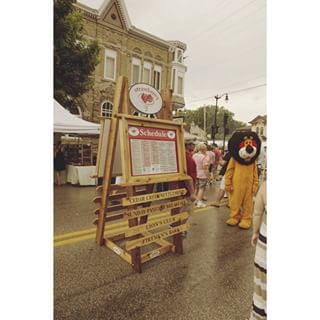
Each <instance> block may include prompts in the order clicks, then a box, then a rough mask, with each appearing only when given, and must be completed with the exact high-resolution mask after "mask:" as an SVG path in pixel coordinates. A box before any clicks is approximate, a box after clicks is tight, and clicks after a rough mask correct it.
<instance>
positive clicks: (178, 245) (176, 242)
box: [169, 182, 183, 254]
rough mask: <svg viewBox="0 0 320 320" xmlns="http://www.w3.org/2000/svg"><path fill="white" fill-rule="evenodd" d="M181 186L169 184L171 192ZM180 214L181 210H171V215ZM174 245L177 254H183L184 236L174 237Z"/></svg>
mask: <svg viewBox="0 0 320 320" xmlns="http://www.w3.org/2000/svg"><path fill="white" fill-rule="evenodd" d="M178 188H179V184H178V182H170V183H169V190H172V189H173V190H174V189H178ZM179 212H180V208H175V209H171V215H175V214H178V213H179ZM180 224H181V223H180V222H176V223H173V224H172V227H175V226H177V225H180ZM173 244H174V246H175V253H178V254H183V246H182V234H181V233H178V234H175V235H173Z"/></svg>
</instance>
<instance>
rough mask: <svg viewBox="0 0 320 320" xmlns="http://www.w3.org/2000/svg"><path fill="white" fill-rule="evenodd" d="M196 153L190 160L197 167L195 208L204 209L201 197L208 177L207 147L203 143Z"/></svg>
mask: <svg viewBox="0 0 320 320" xmlns="http://www.w3.org/2000/svg"><path fill="white" fill-rule="evenodd" d="M197 149H198V152H197V153H195V154H194V155H193V156H192V158H193V160H194V161H195V163H196V166H197V184H196V193H197V195H196V201H195V205H196V207H197V208H204V207H206V205H205V204H204V203H203V201H202V200H203V195H204V191H205V189H206V185H207V181H208V179H209V177H210V173H209V165H210V158H209V156H208V155H207V146H206V145H205V144H204V143H202V142H201V143H199V144H198V145H197Z"/></svg>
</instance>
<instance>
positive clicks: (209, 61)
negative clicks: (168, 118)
mask: <svg viewBox="0 0 320 320" xmlns="http://www.w3.org/2000/svg"><path fill="white" fill-rule="evenodd" d="M78 1H79V2H81V3H84V4H86V5H88V6H90V7H92V8H95V9H98V8H99V7H100V6H101V4H102V3H103V2H104V0H78ZM124 2H125V4H126V6H127V11H128V14H129V17H130V20H131V23H132V24H133V25H134V26H135V27H137V28H139V29H142V30H144V31H147V32H149V33H151V34H153V35H155V36H158V37H160V38H162V39H164V40H179V41H182V42H184V43H186V45H187V50H186V52H185V55H184V56H185V60H184V61H185V64H186V66H187V67H188V71H187V73H186V77H185V88H184V98H185V103H186V106H185V107H186V108H187V109H196V108H198V107H200V106H203V105H215V99H214V96H215V95H217V94H218V95H221V94H224V93H229V102H228V103H227V104H226V103H225V101H224V99H223V98H222V99H220V100H219V106H224V107H226V108H227V109H229V110H230V111H232V112H233V113H234V114H235V119H236V120H239V121H243V122H248V121H250V120H252V119H254V118H255V117H256V116H257V115H264V114H266V0H197V1H194V0H161V1H158V0H124Z"/></svg>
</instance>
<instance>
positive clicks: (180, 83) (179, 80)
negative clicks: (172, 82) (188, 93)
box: [177, 76, 183, 95]
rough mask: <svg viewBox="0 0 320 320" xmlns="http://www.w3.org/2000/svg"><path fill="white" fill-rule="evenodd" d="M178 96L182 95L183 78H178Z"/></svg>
mask: <svg viewBox="0 0 320 320" xmlns="http://www.w3.org/2000/svg"><path fill="white" fill-rule="evenodd" d="M177 93H178V94H181V95H182V94H183V77H181V76H178V92H177Z"/></svg>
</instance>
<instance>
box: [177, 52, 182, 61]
mask: <svg viewBox="0 0 320 320" xmlns="http://www.w3.org/2000/svg"><path fill="white" fill-rule="evenodd" d="M177 61H178V62H180V63H182V62H183V51H182V50H179V49H178V50H177Z"/></svg>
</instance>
